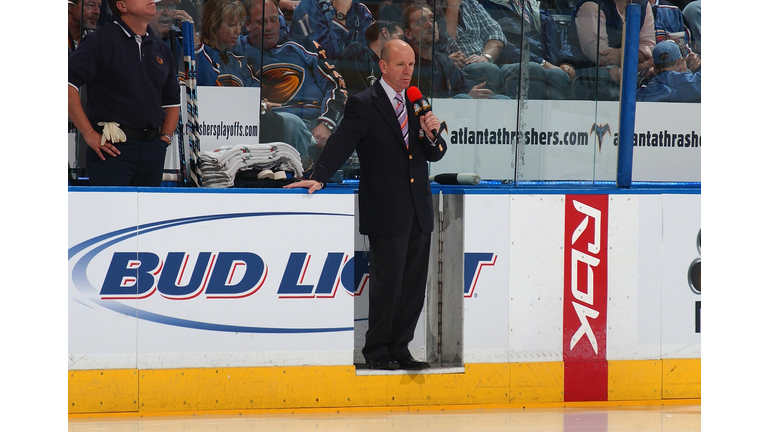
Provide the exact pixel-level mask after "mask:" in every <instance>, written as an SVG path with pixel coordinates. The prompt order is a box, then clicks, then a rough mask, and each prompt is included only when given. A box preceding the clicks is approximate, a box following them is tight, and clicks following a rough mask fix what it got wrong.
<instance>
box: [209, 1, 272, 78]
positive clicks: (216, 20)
mask: <svg viewBox="0 0 768 432" xmlns="http://www.w3.org/2000/svg"><path fill="white" fill-rule="evenodd" d="M244 23H245V7H244V6H243V2H241V1H240V0H208V1H206V2H205V6H203V22H202V25H201V29H200V41H201V42H202V45H201V46H200V47H199V48H198V49H197V51H196V54H197V84H198V85H203V86H228V87H250V86H258V84H255V83H254V81H255V80H254V75H253V71H252V70H251V67H250V66H249V65H248V62H247V61H246V59H245V57H244V56H242V55H238V54H235V53H233V52H232V50H233V49H234V48H235V47H237V46H238V45H239V44H238V38H239V37H240V29H242V28H243V24H244Z"/></svg>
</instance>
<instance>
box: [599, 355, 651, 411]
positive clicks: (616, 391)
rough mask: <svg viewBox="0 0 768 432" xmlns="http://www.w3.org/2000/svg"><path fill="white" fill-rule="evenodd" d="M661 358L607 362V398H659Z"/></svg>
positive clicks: (626, 399)
mask: <svg viewBox="0 0 768 432" xmlns="http://www.w3.org/2000/svg"><path fill="white" fill-rule="evenodd" d="M661 366H662V364H661V360H620V361H609V362H608V400H612V401H631V400H658V399H661Z"/></svg>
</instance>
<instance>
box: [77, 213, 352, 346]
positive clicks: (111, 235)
mask: <svg viewBox="0 0 768 432" xmlns="http://www.w3.org/2000/svg"><path fill="white" fill-rule="evenodd" d="M307 215H312V216H344V217H354V215H353V214H348V213H311V212H255V213H232V214H220V215H206V216H192V217H186V218H177V219H169V220H166V221H159V222H151V223H146V224H142V225H138V226H132V227H128V228H122V229H118V230H115V231H112V232H108V233H105V234H101V235H98V236H96V237H93V238H91V239H88V240H85V241H83V242H80V243H78V244H76V245H74V246H72V247H71V248H69V249H68V251H67V252H68V260H71V259H72V258H73V257H74V256H76V255H77V254H79V253H80V252H83V251H86V252H85V254H83V256H82V257H81V258H80V259H79V260H77V262H75V265H74V266H73V268H72V283H73V284H74V285H75V288H76V289H77V290H78V291H79V292H80V293H81V294H83V295H84V296H85V297H86V298H87V299H88V300H90V301H91V302H93V303H95V304H97V305H99V306H101V307H104V308H106V309H109V310H112V311H114V312H117V313H119V314H122V315H126V316H129V317H135V318H138V319H143V320H145V321H151V322H155V323H158V324H166V325H172V326H176V327H184V328H191V329H197V330H210V331H221V332H233V333H271V334H297V333H333V332H344V331H354V327H326V328H279V327H248V326H236V325H226V324H215V323H208V322H201V321H192V320H187V319H182V318H175V317H170V316H166V315H160V314H156V313H153V312H148V311H145V310H142V309H139V308H136V307H132V306H129V305H126V304H123V303H119V302H117V301H102V300H101V299H100V298H99V295H98V290H97V289H96V288H95V287H94V286H93V285H91V283H90V281H89V280H88V277H87V276H86V270H87V269H88V264H90V262H91V260H93V259H94V258H95V257H96V256H98V255H99V254H100V253H101V252H103V251H104V250H105V249H107V248H109V247H111V246H113V245H115V244H117V243H120V242H123V241H125V240H128V239H131V238H135V237H138V236H140V235H142V234H147V233H151V232H154V231H158V230H162V229H166V228H172V227H177V226H182V225H189V224H194V223H199V222H207V221H213V220H225V219H237V218H251V217H260V216H307Z"/></svg>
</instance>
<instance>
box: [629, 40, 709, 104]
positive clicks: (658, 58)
mask: <svg viewBox="0 0 768 432" xmlns="http://www.w3.org/2000/svg"><path fill="white" fill-rule="evenodd" d="M653 64H654V67H655V68H656V71H657V72H658V74H657V75H656V76H655V77H653V78H652V79H651V81H650V82H648V84H646V85H644V86H642V87H640V88H639V89H638V90H637V100H638V101H643V102H701V71H699V72H696V73H691V72H689V71H688V66H687V65H686V63H685V58H684V57H683V55H682V53H681V52H680V47H678V46H677V44H676V43H674V42H673V41H671V40H669V41H663V42H660V43H658V44H657V45H656V47H655V48H654V49H653Z"/></svg>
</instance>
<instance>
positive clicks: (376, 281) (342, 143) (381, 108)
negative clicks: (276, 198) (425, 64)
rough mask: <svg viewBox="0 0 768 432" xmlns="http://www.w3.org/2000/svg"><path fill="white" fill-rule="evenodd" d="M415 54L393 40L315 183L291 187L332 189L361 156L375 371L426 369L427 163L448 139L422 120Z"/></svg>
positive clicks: (350, 108) (369, 347) (370, 358)
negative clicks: (414, 90) (418, 352)
mask: <svg viewBox="0 0 768 432" xmlns="http://www.w3.org/2000/svg"><path fill="white" fill-rule="evenodd" d="M414 64H415V55H414V52H413V49H412V48H411V47H410V46H409V45H408V44H407V43H405V42H404V41H402V40H399V39H393V40H390V41H388V42H387V43H386V44H384V47H383V48H382V51H381V60H380V61H379V67H381V79H380V80H379V81H377V82H376V83H375V84H374V85H373V86H372V87H369V88H367V89H365V90H363V91H361V92H359V93H357V94H355V95H354V96H352V97H350V98H349V100H348V101H347V105H346V108H345V110H344V118H343V119H342V121H341V124H340V125H339V127H338V129H337V130H336V132H335V133H334V134H333V135H331V137H330V138H329V139H328V143H327V145H326V147H325V150H324V151H323V153H322V154H321V155H320V159H319V160H318V161H317V163H316V165H315V170H314V172H313V173H312V175H311V176H310V178H309V179H307V180H302V181H300V182H296V183H292V184H291V185H288V186H286V187H304V188H308V189H309V193H313V192H315V191H317V190H319V189H321V188H323V187H324V186H325V184H326V183H327V182H328V180H329V179H330V178H331V176H332V175H333V174H334V173H335V172H336V170H337V169H338V168H339V167H341V165H342V164H343V163H344V162H345V161H346V160H347V158H349V156H350V155H351V154H352V152H353V151H354V150H357V155H358V157H359V158H360V187H359V195H358V199H359V214H360V233H361V234H363V235H367V236H368V238H369V241H370V271H369V274H370V296H369V308H368V310H369V315H368V332H367V333H366V335H365V346H364V347H363V356H364V357H365V360H366V363H368V364H369V365H370V366H371V368H374V369H398V368H402V369H424V368H427V367H429V363H426V362H420V361H417V360H415V359H414V358H413V356H411V353H410V352H409V351H408V342H410V341H411V340H412V339H413V333H414V330H415V328H416V322H417V321H418V319H419V315H420V313H421V309H422V307H423V306H424V294H425V289H426V282H427V269H428V263H429V247H430V238H431V235H432V229H433V220H432V218H433V214H432V192H431V188H430V183H429V170H428V166H427V162H435V161H438V160H440V159H441V158H442V157H443V155H444V154H445V151H446V148H447V146H446V143H445V140H443V138H442V137H441V136H440V135H437V136H435V135H433V134H432V131H437V130H439V128H440V121H439V120H438V118H437V117H436V116H435V115H434V113H432V112H428V113H427V114H425V115H423V116H420V117H416V115H415V114H414V109H413V103H414V102H419V101H408V99H407V98H406V95H405V93H406V92H405V89H406V88H408V86H409V85H410V82H411V75H412V74H413V68H414Z"/></svg>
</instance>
